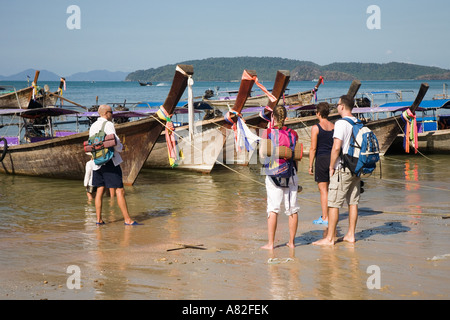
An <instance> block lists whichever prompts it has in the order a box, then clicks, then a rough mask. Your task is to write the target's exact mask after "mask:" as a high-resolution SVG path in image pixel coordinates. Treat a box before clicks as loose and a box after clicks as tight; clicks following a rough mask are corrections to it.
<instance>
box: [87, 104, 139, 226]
mask: <svg viewBox="0 0 450 320" xmlns="http://www.w3.org/2000/svg"><path fill="white" fill-rule="evenodd" d="M98 114H99V116H100V117H99V118H98V119H97V121H96V122H94V123H93V124H92V126H91V128H90V129H89V136H93V135H94V134H96V133H98V132H99V131H100V130H101V127H102V125H103V123H104V122H105V121H106V125H105V129H104V130H105V133H106V134H112V133H114V135H115V136H116V141H117V144H116V146H115V147H114V156H113V157H112V159H111V160H109V161H108V162H107V163H105V164H103V165H100V166H99V165H96V164H94V172H93V175H92V185H93V186H94V187H97V194H96V195H95V211H96V213H97V224H105V222H104V221H103V219H102V204H103V193H104V191H105V188H108V189H110V188H114V189H115V191H116V195H117V203H118V205H119V208H120V210H121V211H122V215H123V218H124V221H125V224H126V225H137V224H138V223H137V222H135V221H133V220H131V218H130V215H129V213H128V206H127V201H126V199H125V190H124V188H123V181H122V169H121V168H120V164H121V163H122V161H123V160H122V157H121V156H120V152H122V149H123V145H122V143H121V142H120V139H119V137H118V136H117V134H116V129H115V128H114V124H113V123H112V118H113V111H112V109H111V106H108V105H105V104H103V105H101V106H100V107H99V108H98Z"/></svg>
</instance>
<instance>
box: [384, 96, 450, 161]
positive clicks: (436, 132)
mask: <svg viewBox="0 0 450 320" xmlns="http://www.w3.org/2000/svg"><path fill="white" fill-rule="evenodd" d="M408 103H409V102H408V101H406V102H400V103H393V104H390V105H389V106H380V109H384V108H391V105H395V106H403V105H405V104H408ZM419 107H420V111H426V114H425V113H422V114H419V113H416V119H417V126H418V134H417V142H418V150H419V151H420V152H421V153H428V154H432V153H445V154H449V153H450V114H448V113H445V114H444V113H442V112H443V110H446V109H448V108H450V100H448V99H438V100H425V101H422V103H421V104H420V105H419ZM418 111H419V110H418ZM400 125H402V126H404V122H403V121H402V120H400ZM402 129H403V128H402ZM403 131H404V130H402V133H400V134H399V135H398V136H397V137H396V139H395V140H394V142H393V143H392V146H391V148H390V149H389V152H404V151H405V150H404V145H403V144H404V133H403ZM413 152H414V148H413V146H410V153H413Z"/></svg>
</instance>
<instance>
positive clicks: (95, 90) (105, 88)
mask: <svg viewBox="0 0 450 320" xmlns="http://www.w3.org/2000/svg"><path fill="white" fill-rule="evenodd" d="M194 81H195V75H194ZM448 82H449V81H439V80H433V81H428V83H429V85H430V89H429V90H428V93H427V95H426V97H425V99H432V98H433V96H434V95H436V94H442V90H443V84H444V83H448ZM262 83H263V85H264V86H265V87H266V88H267V89H271V88H272V87H273V81H263V82H262ZM350 83H351V82H350V81H326V79H325V83H324V84H323V85H321V86H320V88H319V92H318V99H326V98H330V97H339V96H341V95H342V94H345V93H346V92H347V90H348V88H349V86H350ZM0 84H4V85H12V86H14V87H15V88H16V89H21V88H24V87H26V86H27V83H26V81H0ZM44 84H48V86H49V87H50V90H51V91H56V90H57V88H58V86H59V82H55V81H53V82H52V81H50V82H40V83H39V85H41V86H42V87H43V86H44ZM315 84H316V83H315V82H311V81H291V82H290V83H289V85H288V89H289V91H287V92H288V93H290V94H293V93H296V92H298V91H306V90H311V89H312V88H313V87H314V85H315ZM420 84H421V81H413V80H411V81H362V85H361V88H360V89H359V93H363V92H370V91H381V90H403V91H410V90H412V91H414V93H407V94H406V95H405V96H404V100H407V99H413V98H414V97H415V94H417V92H418V90H419V88H420ZM170 85H171V83H170V81H168V82H160V83H154V85H153V86H149V87H141V86H140V85H139V84H138V83H137V82H102V81H100V82H95V83H91V82H81V81H75V82H70V81H69V82H67V86H66V91H65V92H64V97H66V98H68V99H70V100H72V101H74V102H76V103H78V104H81V105H83V106H87V107H89V106H91V105H94V104H95V103H96V99H97V97H98V101H99V103H100V104H104V103H123V102H124V101H125V100H126V101H127V102H128V103H134V102H141V101H164V100H165V98H166V96H167V93H168V92H169V89H170ZM217 87H219V91H226V90H237V89H239V83H238V82H203V81H196V82H195V83H194V86H193V93H194V96H201V95H203V94H204V92H205V90H208V89H213V90H215V89H216V88H217ZM253 90H254V94H261V91H260V90H259V88H257V87H256V86H254V88H253ZM182 99H187V91H186V92H185V93H184V95H183V97H182ZM385 100H386V97H384V96H382V97H380V100H379V102H380V103H384V102H385Z"/></svg>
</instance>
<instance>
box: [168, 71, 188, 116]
mask: <svg viewBox="0 0 450 320" xmlns="http://www.w3.org/2000/svg"><path fill="white" fill-rule="evenodd" d="M193 74H194V67H193V66H191V65H186V64H179V65H177V68H176V71H175V75H174V77H173V81H172V87H171V88H170V92H169V94H168V95H167V98H166V100H165V101H164V104H163V108H164V109H165V110H166V112H167V113H168V114H169V115H171V114H172V113H173V112H174V111H175V107H176V105H177V103H178V102H179V101H180V99H181V96H182V95H183V93H184V91H185V89H186V86H187V82H188V78H189V77H190V76H192V75H193Z"/></svg>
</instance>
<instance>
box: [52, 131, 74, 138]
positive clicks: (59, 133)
mask: <svg viewBox="0 0 450 320" xmlns="http://www.w3.org/2000/svg"><path fill="white" fill-rule="evenodd" d="M76 133H77V132H75V131H56V132H55V137H66V136H71V135H73V134H76Z"/></svg>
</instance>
